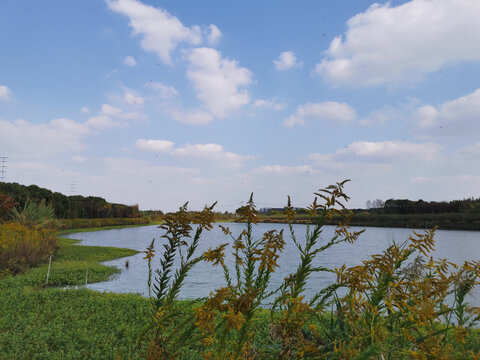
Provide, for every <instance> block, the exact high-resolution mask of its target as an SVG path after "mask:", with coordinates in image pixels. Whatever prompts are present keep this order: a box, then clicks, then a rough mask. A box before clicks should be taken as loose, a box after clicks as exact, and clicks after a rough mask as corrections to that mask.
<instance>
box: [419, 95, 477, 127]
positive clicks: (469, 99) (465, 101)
mask: <svg viewBox="0 0 480 360" xmlns="http://www.w3.org/2000/svg"><path fill="white" fill-rule="evenodd" d="M414 118H415V121H416V125H417V126H418V128H419V129H420V130H424V131H427V132H431V131H432V130H433V129H435V135H436V136H439V135H443V136H455V135H459V134H461V135H463V136H478V135H479V134H480V121H479V120H478V119H479V118H480V89H477V90H475V91H474V92H472V93H470V94H468V95H466V96H462V97H460V98H458V99H455V100H451V101H447V102H445V103H443V104H441V105H440V106H438V107H435V106H432V105H425V106H422V107H420V108H419V109H418V110H417V111H416V113H415V116H414Z"/></svg>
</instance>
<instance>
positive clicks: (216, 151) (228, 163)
mask: <svg viewBox="0 0 480 360" xmlns="http://www.w3.org/2000/svg"><path fill="white" fill-rule="evenodd" d="M135 146H136V147H137V148H138V149H140V150H144V151H152V152H161V153H167V154H170V155H173V156H175V157H177V158H183V159H193V160H203V161H208V162H213V163H216V164H217V165H219V166H221V167H225V168H230V169H240V168H242V167H243V165H244V163H245V161H247V160H251V159H253V158H254V157H253V156H249V155H239V154H235V153H232V152H229V151H225V150H224V148H223V146H221V145H219V144H193V145H192V144H186V145H185V146H183V147H177V148H175V147H174V146H175V143H174V142H172V141H168V140H154V139H151V140H145V139H138V140H137V142H136V143H135Z"/></svg>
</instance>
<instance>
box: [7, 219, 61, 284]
mask: <svg viewBox="0 0 480 360" xmlns="http://www.w3.org/2000/svg"><path fill="white" fill-rule="evenodd" d="M55 248H56V233H55V231H54V230H51V229H30V228H27V227H26V226H23V225H20V224H17V223H8V224H2V225H0V275H1V274H2V273H3V274H5V273H11V274H16V273H19V272H21V271H23V270H24V269H25V268H27V267H30V266H34V265H36V264H38V263H40V262H42V261H45V260H46V259H47V258H48V256H49V255H50V254H53V253H54V251H55Z"/></svg>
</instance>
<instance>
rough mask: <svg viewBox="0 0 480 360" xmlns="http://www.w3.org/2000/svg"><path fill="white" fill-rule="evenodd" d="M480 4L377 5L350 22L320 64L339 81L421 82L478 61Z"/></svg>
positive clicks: (420, 1)
mask: <svg viewBox="0 0 480 360" xmlns="http://www.w3.org/2000/svg"><path fill="white" fill-rule="evenodd" d="M479 14H480V2H478V1H471V0H437V1H431V0H412V1H408V2H406V3H404V4H401V5H398V6H392V4H391V2H386V3H385V4H383V5H382V4H378V3H375V4H373V5H371V6H370V7H369V8H368V10H367V11H365V12H363V13H360V14H357V15H355V16H354V17H352V18H351V19H349V20H348V22H347V27H348V29H347V31H346V33H345V36H344V37H342V36H338V37H336V38H335V39H334V40H333V41H332V42H331V43H330V47H329V48H328V50H327V52H326V55H327V57H326V58H324V59H323V60H322V61H321V62H320V63H319V64H317V66H316V71H317V73H318V74H320V75H321V76H323V77H324V79H325V80H327V81H328V82H330V83H332V84H334V85H353V86H375V85H380V84H386V83H403V82H411V81H418V80H419V79H421V78H422V76H423V75H425V74H428V73H430V72H433V71H437V70H438V69H440V68H441V67H442V66H444V65H445V64H451V63H455V62H462V61H479V60H480V48H479V47H478V46H474V45H473V44H476V43H478V42H479V41H480V22H479V21H478V17H479Z"/></svg>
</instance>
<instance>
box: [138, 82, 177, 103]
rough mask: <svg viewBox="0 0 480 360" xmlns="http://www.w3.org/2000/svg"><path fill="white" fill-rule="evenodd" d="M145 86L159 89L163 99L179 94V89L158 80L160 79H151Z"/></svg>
mask: <svg viewBox="0 0 480 360" xmlns="http://www.w3.org/2000/svg"><path fill="white" fill-rule="evenodd" d="M144 86H145V87H147V88H150V89H152V90H155V91H158V93H159V94H160V97H161V98H162V99H172V98H174V97H177V96H178V95H179V94H178V91H177V89H175V88H174V87H171V86H168V85H165V84H162V83H161V82H158V81H150V82H148V83H146V84H145V85H144Z"/></svg>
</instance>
